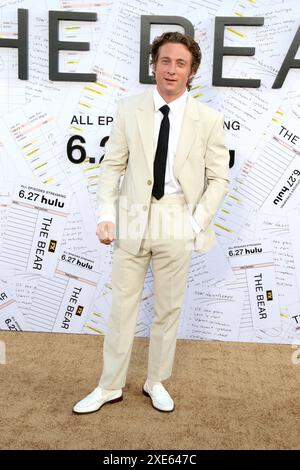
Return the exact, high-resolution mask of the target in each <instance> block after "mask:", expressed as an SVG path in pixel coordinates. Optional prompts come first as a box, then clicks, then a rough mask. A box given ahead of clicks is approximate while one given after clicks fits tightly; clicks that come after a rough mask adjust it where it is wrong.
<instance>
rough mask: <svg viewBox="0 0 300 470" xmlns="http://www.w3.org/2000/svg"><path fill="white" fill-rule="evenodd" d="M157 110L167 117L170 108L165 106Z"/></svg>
mask: <svg viewBox="0 0 300 470" xmlns="http://www.w3.org/2000/svg"><path fill="white" fill-rule="evenodd" d="M159 110H160V111H161V112H162V113H163V115H164V116H168V114H169V111H170V108H169V106H168V105H167V104H165V105H164V106H162V107H161V108H159Z"/></svg>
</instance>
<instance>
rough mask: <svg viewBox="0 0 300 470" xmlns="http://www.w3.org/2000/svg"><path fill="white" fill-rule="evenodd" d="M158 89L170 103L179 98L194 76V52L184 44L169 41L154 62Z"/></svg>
mask: <svg viewBox="0 0 300 470" xmlns="http://www.w3.org/2000/svg"><path fill="white" fill-rule="evenodd" d="M153 70H154V72H155V79H156V84H157V88H158V91H159V93H160V95H161V96H162V97H163V98H164V100H165V101H166V102H167V103H168V102H170V101H173V100H175V99H176V98H179V96H181V95H182V94H183V93H184V91H185V90H186V86H187V82H188V80H189V79H190V78H192V76H193V73H192V54H191V52H190V51H189V50H188V48H187V47H186V46H185V45H183V44H177V43H172V42H167V43H166V44H163V45H162V46H161V47H160V48H159V51H158V58H157V61H156V63H155V64H153Z"/></svg>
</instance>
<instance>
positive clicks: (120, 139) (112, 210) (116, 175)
mask: <svg viewBox="0 0 300 470" xmlns="http://www.w3.org/2000/svg"><path fill="white" fill-rule="evenodd" d="M128 156H129V150H128V144H127V139H126V133H125V113H124V104H123V101H122V100H120V101H119V103H118V106H117V111H116V114H115V117H114V122H113V125H112V128H111V133H110V137H109V139H108V142H107V144H106V151H105V157H104V159H103V160H102V163H101V166H100V174H99V179H98V186H97V218H98V220H99V219H101V220H103V217H102V216H103V215H104V214H109V215H110V218H111V220H116V204H117V200H118V194H119V184H120V177H121V176H122V175H123V174H124V173H125V170H126V167H127V161H128Z"/></svg>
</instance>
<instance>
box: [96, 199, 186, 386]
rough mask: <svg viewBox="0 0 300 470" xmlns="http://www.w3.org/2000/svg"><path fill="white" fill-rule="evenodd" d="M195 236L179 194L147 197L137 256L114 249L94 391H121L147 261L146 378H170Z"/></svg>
mask: <svg viewBox="0 0 300 470" xmlns="http://www.w3.org/2000/svg"><path fill="white" fill-rule="evenodd" d="M194 237H195V234H194V231H193V229H192V226H191V224H190V221H189V215H188V208H187V205H186V202H185V199H184V196H183V195H179V194H176V195H165V196H163V197H162V198H161V199H159V200H156V199H155V198H154V197H152V198H151V204H150V208H149V217H148V221H147V227H146V230H145V233H144V234H143V239H142V244H141V247H140V250H139V252H138V254H137V255H133V254H131V253H128V252H126V251H124V250H122V249H121V248H119V247H117V246H116V245H115V246H114V253H113V266H112V307H111V312H110V318H109V325H108V332H107V334H106V335H105V339H104V345H103V370H102V375H101V378H100V381H99V386H100V387H102V388H104V389H107V390H114V389H120V388H122V387H124V386H125V383H126V376H127V370H128V366H129V361H130V356H131V351H132V346H133V339H134V334H135V328H136V323H137V318H138V313H139V305H140V300H141V295H142V292H143V287H144V280H145V275H146V272H147V269H148V265H149V262H150V260H152V270H153V289H154V319H153V322H152V326H151V331H150V341H149V355H148V378H149V379H150V380H151V381H155V382H161V381H162V380H165V379H167V378H168V377H170V375H171V372H172V367H173V362H174V356H175V348H176V337H177V330H178V324H179V320H180V313H181V308H182V304H183V301H184V296H185V290H186V283H187V276H188V269H189V264H190V258H191V253H192V248H193V240H194Z"/></svg>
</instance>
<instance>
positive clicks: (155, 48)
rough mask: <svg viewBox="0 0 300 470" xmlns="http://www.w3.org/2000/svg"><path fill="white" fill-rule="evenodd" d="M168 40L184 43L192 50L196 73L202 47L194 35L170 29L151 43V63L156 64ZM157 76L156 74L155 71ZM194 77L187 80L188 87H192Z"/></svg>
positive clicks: (193, 69) (193, 66) (193, 65)
mask: <svg viewBox="0 0 300 470" xmlns="http://www.w3.org/2000/svg"><path fill="white" fill-rule="evenodd" d="M167 42H172V43H175V44H176V43H177V44H183V45H184V46H186V47H187V49H188V50H189V51H190V53H191V54H192V72H193V74H195V73H196V72H197V70H198V68H199V65H200V63H201V49H200V47H199V45H198V43H197V42H196V41H195V40H194V39H193V38H192V36H189V35H188V34H182V33H179V32H178V31H172V32H171V31H170V32H166V33H163V34H162V35H161V36H157V37H156V38H155V39H154V41H153V43H152V44H151V51H150V52H151V61H150V64H151V65H155V64H156V62H157V59H158V55H159V49H160V47H161V46H163V45H164V44H166V43H167ZM153 75H154V76H155V74H154V73H153ZM191 81H192V79H190V80H189V81H188V82H187V89H188V90H190V89H191V85H190V83H191Z"/></svg>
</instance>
